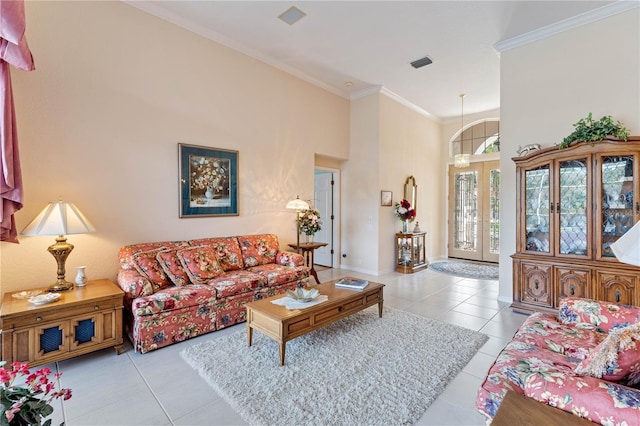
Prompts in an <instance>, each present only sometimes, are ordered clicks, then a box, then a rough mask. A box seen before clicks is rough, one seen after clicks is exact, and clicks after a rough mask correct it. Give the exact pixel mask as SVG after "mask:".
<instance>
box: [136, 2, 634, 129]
mask: <svg viewBox="0 0 640 426" xmlns="http://www.w3.org/2000/svg"><path fill="white" fill-rule="evenodd" d="M127 3H128V4H130V5H132V6H134V7H137V8H139V9H142V10H144V11H146V12H149V13H152V14H153V15H156V16H158V17H160V18H163V19H166V20H168V21H170V22H173V23H175V24H177V25H180V26H182V27H184V28H187V29H189V30H191V31H194V32H196V33H198V34H200V35H203V36H205V37H208V38H210V39H212V40H215V41H218V42H220V43H222V44H225V45H227V46H229V47H232V48H234V49H236V50H239V51H241V52H244V53H245V54H248V55H250V56H252V57H255V58H257V59H260V60H262V61H264V62H266V63H268V64H271V65H273V66H276V67H278V68H280V69H283V70H285V71H287V72H290V73H292V74H294V75H296V76H298V77H301V78H303V79H305V80H307V81H310V82H312V83H314V84H316V85H318V86H320V87H323V88H325V89H327V90H330V91H332V92H334V93H336V94H339V95H341V96H344V97H347V98H352V99H353V98H357V97H358V96H362V95H364V94H368V93H373V92H374V91H376V90H380V89H381V88H383V89H382V90H385V92H386V93H388V94H390V95H391V96H396V97H397V98H398V99H399V100H401V101H406V102H407V103H408V104H410V105H412V106H413V107H415V108H416V109H417V110H421V111H422V112H424V113H426V114H427V115H430V116H432V117H434V118H436V119H439V120H442V121H447V119H451V118H453V117H459V116H460V98H459V94H461V93H465V94H466V97H465V101H464V102H465V103H464V111H465V115H466V114H468V113H469V114H471V113H474V112H482V111H488V110H492V109H496V108H499V107H500V57H499V53H498V51H497V50H496V48H495V46H496V43H500V44H499V47H500V48H499V49H498V50H501V51H504V50H505V49H507V48H509V47H510V46H511V45H512V44H514V43H519V42H527V41H529V40H531V39H535V37H538V38H539V37H541V36H543V35H544V34H548V33H553V32H557V31H561V30H562V29H564V28H567V27H571V26H574V25H576V24H580V23H583V22H588V21H590V20H594V19H599V18H601V17H604V16H608V15H610V14H613V13H618V12H619V11H622V10H628V9H629V8H630V7H637V5H638V0H633V1H623V2H613V1H291V2H289V1H287V2H282V1H127ZM623 3H624V4H623ZM629 4H631V6H629ZM634 4H635V6H634ZM292 5H295V6H296V7H298V8H299V9H301V10H302V11H304V12H305V13H306V14H307V16H305V17H304V18H302V19H301V20H300V21H299V22H297V23H296V24H294V25H292V26H290V25H288V24H286V23H284V22H282V21H281V20H279V19H278V16H279V15H280V14H281V13H282V12H284V11H285V10H287V9H288V8H289V7H290V6H292ZM621 6H622V7H621ZM427 55H428V56H430V57H431V58H433V64H431V65H428V66H426V67H423V68H419V69H414V68H413V67H412V66H411V65H410V62H412V61H414V60H416V59H420V58H422V57H424V56H427ZM347 82H351V83H352V85H351V86H347Z"/></svg>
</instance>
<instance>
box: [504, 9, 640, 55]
mask: <svg viewBox="0 0 640 426" xmlns="http://www.w3.org/2000/svg"><path fill="white" fill-rule="evenodd" d="M638 7H640V0H620V1H617V2H615V3H611V4H608V5H606V6H602V7H599V8H597V9H593V10H591V11H589V12H585V13H582V14H580V15H576V16H574V17H572V18H568V19H565V20H563V21H560V22H556V23H555V24H551V25H547V26H544V27H541V28H538V29H536V30H533V31H529V32H528V33H524V34H521V35H519V36H516V37H512V38H508V39H505V40H502V41H499V42H497V43H496V44H494V45H493V48H494V49H495V50H496V52H498V54H500V53H501V52H504V51H506V50H509V49H513V48H515V47H520V46H523V45H525V44H528V43H531V42H534V41H538V40H542V39H544V38H547V37H550V36H552V35H555V34H559V33H561V32H564V31H568V30H571V29H573V28H577V27H580V26H582V25H585V24H589V23H591V22H595V21H599V20H601V19H605V18H608V17H610V16H613V15H617V14H619V13H624V12H627V11H630V10H633V9H637V8H638Z"/></svg>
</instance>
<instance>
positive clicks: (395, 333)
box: [181, 306, 488, 426]
mask: <svg viewBox="0 0 640 426" xmlns="http://www.w3.org/2000/svg"><path fill="white" fill-rule="evenodd" d="M487 339H488V338H487V336H486V335H484V334H481V333H478V332H475V331H473V330H469V329H466V328H462V327H458V326H455V325H451V324H447V323H444V322H441V321H437V320H434V319H429V318H426V317H422V316H418V315H414V314H412V313H409V312H404V311H399V310H396V309H390V308H385V309H384V312H383V316H382V318H379V317H378V307H377V306H374V307H372V308H368V309H366V310H364V311H362V312H359V313H357V314H355V315H352V316H351V317H348V318H345V319H343V320H340V321H338V322H336V323H333V324H331V325H329V326H326V327H324V328H321V329H319V330H316V331H314V332H311V333H309V334H307V335H305V336H302V337H299V338H297V339H294V340H292V341H290V342H288V343H287V348H286V358H285V365H284V366H282V367H281V366H280V365H279V357H278V344H277V343H276V342H275V341H273V340H271V339H270V338H268V337H266V336H264V335H263V334H262V333H260V332H259V331H254V333H253V344H252V346H251V347H248V346H247V332H246V328H245V329H244V330H243V331H241V332H238V333H233V334H230V335H226V336H223V337H221V338H216V339H213V340H211V341H209V342H204V343H200V344H198V345H195V346H192V347H189V348H187V349H185V350H183V351H182V352H181V355H182V357H183V359H184V360H185V361H186V362H187V363H188V364H189V365H191V366H192V367H193V368H194V369H195V370H196V371H198V373H199V374H200V376H201V377H203V378H204V380H206V381H207V382H208V383H209V385H211V386H212V387H213V388H214V389H215V390H216V391H217V392H218V393H219V394H220V395H221V396H222V397H223V398H224V399H225V400H226V401H227V402H228V403H229V404H230V405H231V406H232V407H233V408H234V409H235V410H236V411H237V412H238V413H240V415H241V416H242V417H243V418H244V419H245V420H246V421H247V422H248V423H250V424H252V425H269V426H271V425H274V426H275V425H358V426H361V425H363V426H364V425H401V424H412V423H415V422H416V421H417V420H418V419H419V418H420V417H421V416H422V414H423V413H424V412H425V411H426V410H427V408H428V407H429V405H430V404H431V403H432V402H433V401H434V400H435V399H436V398H437V396H438V395H439V394H440V393H441V392H442V391H443V390H444V388H445V387H446V385H447V383H449V381H450V380H451V379H453V378H454V377H455V376H456V375H457V374H458V373H459V372H460V370H462V368H463V367H464V366H465V365H466V364H467V363H468V362H469V360H470V359H471V358H472V357H473V355H474V354H475V353H476V351H477V350H478V349H479V348H480V347H481V346H482V345H483V344H484V343H485V342H486V341H487Z"/></svg>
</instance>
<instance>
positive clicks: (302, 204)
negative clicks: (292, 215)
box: [287, 196, 309, 253]
mask: <svg viewBox="0 0 640 426" xmlns="http://www.w3.org/2000/svg"><path fill="white" fill-rule="evenodd" d="M287 208H288V209H292V210H295V211H296V234H297V237H296V238H297V239H296V247H297V248H296V251H297V252H298V253H300V212H302V211H304V210H308V209H309V203H307V202H306V201H304V200H301V199H300V197H299V196H296V198H295V200H291V201H289V202H288V203H287Z"/></svg>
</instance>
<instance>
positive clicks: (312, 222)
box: [299, 209, 322, 235]
mask: <svg viewBox="0 0 640 426" xmlns="http://www.w3.org/2000/svg"><path fill="white" fill-rule="evenodd" d="M299 220H300V231H302V232H304V233H305V235H313V234H315V233H316V232H318V231H319V230H321V229H322V221H321V220H320V212H319V211H318V210H317V209H307V210H303V211H301V212H300V217H299Z"/></svg>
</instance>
